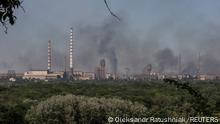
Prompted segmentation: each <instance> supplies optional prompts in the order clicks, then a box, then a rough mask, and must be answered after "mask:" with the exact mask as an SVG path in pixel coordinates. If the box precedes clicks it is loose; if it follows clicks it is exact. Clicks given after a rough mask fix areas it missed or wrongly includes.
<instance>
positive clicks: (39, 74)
mask: <svg viewBox="0 0 220 124" xmlns="http://www.w3.org/2000/svg"><path fill="white" fill-rule="evenodd" d="M58 78H63V72H53V73H49V72H48V71H45V70H34V71H27V72H25V73H24V76H23V79H39V80H50V79H58Z"/></svg>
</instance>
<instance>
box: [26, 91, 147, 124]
mask: <svg viewBox="0 0 220 124" xmlns="http://www.w3.org/2000/svg"><path fill="white" fill-rule="evenodd" d="M146 114H147V109H146V108H145V107H144V106H143V105H141V104H139V103H132V102H130V101H125V100H120V99H115V98H113V99H106V98H90V97H85V96H74V95H66V96H53V97H51V98H49V99H47V100H45V101H42V102H40V103H39V104H38V105H37V106H33V107H31V109H30V110H29V111H28V112H27V114H26V117H25V118H26V120H27V121H28V122H29V123H31V124H42V123H53V124H56V123H57V124H60V123H65V124H72V123H94V124H96V123H107V122H108V121H107V119H108V117H146Z"/></svg>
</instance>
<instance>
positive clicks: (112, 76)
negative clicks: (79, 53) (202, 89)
mask: <svg viewBox="0 0 220 124" xmlns="http://www.w3.org/2000/svg"><path fill="white" fill-rule="evenodd" d="M47 44H48V47H47V69H45V70H33V69H31V70H28V71H26V72H24V73H16V71H15V70H9V71H8V73H2V74H0V78H1V79H8V80H10V81H15V80H16V78H20V79H25V80H33V79H36V80H45V81H48V80H56V79H62V80H162V79H164V78H173V79H178V80H184V79H193V80H218V79H219V75H207V74H202V73H201V72H200V70H201V64H200V60H201V56H200V53H199V56H198V62H197V65H196V67H197V68H196V73H194V74H189V73H186V72H184V71H183V70H182V58H181V55H179V56H178V62H177V63H178V67H177V69H176V72H169V73H168V72H163V71H158V70H157V69H154V67H153V65H152V64H147V65H146V66H143V70H142V73H140V74H132V73H131V72H130V69H129V68H125V72H124V73H123V74H119V73H117V72H116V69H113V70H114V71H113V72H112V73H110V72H108V71H107V69H106V65H107V63H106V60H105V59H104V58H103V59H101V60H100V63H99V65H98V66H97V67H94V72H86V71H76V70H75V68H74V64H75V60H76V57H74V44H75V42H74V37H73V28H70V34H69V41H68V48H67V49H68V53H66V55H65V65H64V66H65V69H64V70H59V71H53V66H52V65H53V61H52V58H53V42H52V41H51V40H49V41H48V43H47Z"/></svg>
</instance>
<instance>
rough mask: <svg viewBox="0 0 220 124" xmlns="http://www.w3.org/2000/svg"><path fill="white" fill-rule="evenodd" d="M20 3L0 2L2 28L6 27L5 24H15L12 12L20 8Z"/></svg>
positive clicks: (11, 1)
mask: <svg viewBox="0 0 220 124" xmlns="http://www.w3.org/2000/svg"><path fill="white" fill-rule="evenodd" d="M21 3H22V2H21V1H20V0H0V22H1V24H2V25H3V26H5V27H6V24H7V23H9V24H11V25H13V24H14V23H15V20H16V16H15V15H14V10H15V9H17V8H19V7H21ZM6 29H7V28H6ZM6 31H7V30H6Z"/></svg>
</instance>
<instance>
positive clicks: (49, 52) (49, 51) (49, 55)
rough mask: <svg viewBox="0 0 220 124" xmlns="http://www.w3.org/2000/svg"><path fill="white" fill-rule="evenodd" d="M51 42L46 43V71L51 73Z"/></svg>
mask: <svg viewBox="0 0 220 124" xmlns="http://www.w3.org/2000/svg"><path fill="white" fill-rule="evenodd" d="M51 49H52V48H51V41H50V40H49V41H48V54H47V55H48V56H47V71H48V72H51V63H52V62H51Z"/></svg>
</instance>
